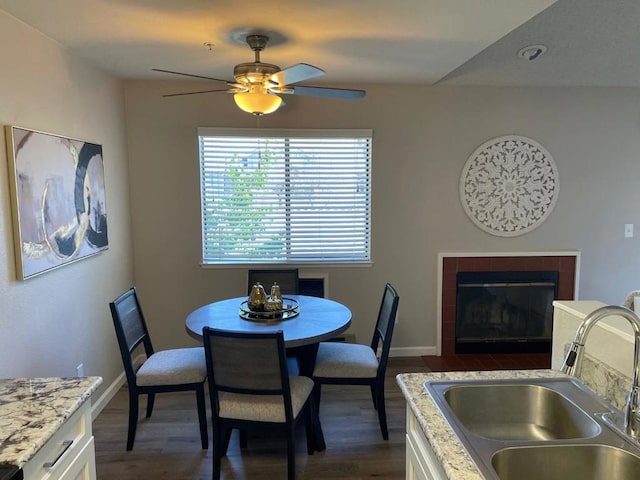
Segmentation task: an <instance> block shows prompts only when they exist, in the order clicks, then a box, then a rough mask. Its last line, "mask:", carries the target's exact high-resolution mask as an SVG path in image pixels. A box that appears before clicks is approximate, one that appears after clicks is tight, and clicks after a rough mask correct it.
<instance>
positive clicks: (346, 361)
mask: <svg viewBox="0 0 640 480" xmlns="http://www.w3.org/2000/svg"><path fill="white" fill-rule="evenodd" d="M313 374H314V376H316V377H342V378H350V377H356V378H375V377H376V375H377V374H378V357H376V354H375V352H374V351H373V350H372V349H371V347H370V346H369V345H360V344H353V343H343V342H321V343H320V346H319V347H318V355H317V356H316V368H315V370H314V371H313Z"/></svg>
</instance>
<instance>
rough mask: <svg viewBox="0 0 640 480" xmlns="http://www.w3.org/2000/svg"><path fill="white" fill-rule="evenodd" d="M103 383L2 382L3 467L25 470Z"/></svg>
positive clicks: (86, 379) (84, 380) (0, 436)
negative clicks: (23, 467) (66, 421)
mask: <svg viewBox="0 0 640 480" xmlns="http://www.w3.org/2000/svg"><path fill="white" fill-rule="evenodd" d="M101 383H102V378H101V377H74V378H11V379H0V463H7V464H12V465H17V466H20V467H22V466H23V465H24V464H25V463H27V462H28V461H29V460H30V459H31V458H32V457H33V456H34V455H35V454H36V453H37V451H38V450H39V449H40V448H41V447H42V446H43V445H44V444H45V443H46V442H47V440H49V439H50V438H51V437H52V436H53V435H54V433H55V432H56V431H57V430H58V428H60V426H61V425H62V424H63V423H64V422H65V420H67V419H68V418H69V417H70V416H71V415H73V413H74V412H75V411H76V410H78V408H80V406H82V404H83V403H84V402H85V401H87V400H88V399H89V397H90V396H91V394H92V393H93V392H94V391H95V390H96V388H98V386H99V385H100V384H101Z"/></svg>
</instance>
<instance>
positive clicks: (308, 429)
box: [304, 398, 315, 455]
mask: <svg viewBox="0 0 640 480" xmlns="http://www.w3.org/2000/svg"><path fill="white" fill-rule="evenodd" d="M312 402H313V398H310V399H309V401H308V402H307V406H306V407H305V411H304V432H305V434H306V436H307V453H308V454H309V455H313V452H314V451H315V442H314V435H315V433H314V432H315V431H314V428H313V408H312Z"/></svg>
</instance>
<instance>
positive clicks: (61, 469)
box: [22, 401, 96, 480]
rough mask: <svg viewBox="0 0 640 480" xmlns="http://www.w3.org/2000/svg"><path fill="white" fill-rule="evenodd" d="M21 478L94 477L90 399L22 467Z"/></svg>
mask: <svg viewBox="0 0 640 480" xmlns="http://www.w3.org/2000/svg"><path fill="white" fill-rule="evenodd" d="M22 468H23V470H24V478H25V480H96V460H95V449H94V446H93V435H92V431H91V402H90V401H87V402H85V403H84V404H83V405H82V406H81V407H80V408H79V409H78V410H77V411H76V412H75V413H74V414H73V415H71V417H69V418H68V419H67V421H66V422H64V423H63V424H62V425H61V426H60V428H59V429H58V431H57V432H56V433H55V434H54V435H53V436H52V437H51V438H50V439H49V440H48V441H47V442H46V443H45V444H44V445H43V446H42V448H40V450H38V452H37V453H36V454H35V455H34V456H33V458H31V459H30V460H29V461H28V462H27V463H26V464H25V465H24V466H23V467H22Z"/></svg>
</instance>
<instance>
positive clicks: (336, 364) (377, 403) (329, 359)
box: [313, 283, 400, 440]
mask: <svg viewBox="0 0 640 480" xmlns="http://www.w3.org/2000/svg"><path fill="white" fill-rule="evenodd" d="M399 301H400V297H399V296H398V294H397V293H396V290H395V289H394V288H393V287H392V286H391V285H390V284H389V283H387V284H386V285H385V287H384V294H383V296H382V303H381V304H380V310H379V312H378V319H377V322H376V326H375V329H374V331H373V338H372V340H371V344H370V345H361V344H357V343H345V342H320V345H319V347H318V354H317V356H316V363H315V367H314V370H313V381H314V382H315V389H314V397H315V400H316V405H317V406H318V407H317V408H318V409H319V408H320V395H321V389H322V385H323V384H332V385H369V386H370V388H371V397H372V399H373V405H374V407H375V408H376V409H377V410H378V421H379V422H380V430H381V431H382V438H384V439H385V440H388V439H389V433H388V431H387V415H386V410H385V403H384V377H385V373H386V370H387V361H388V359H389V348H390V346H391V337H392V335H393V327H394V325H395V318H396V313H397V311H398V302H399ZM378 347H381V348H380V352H379V356H378V349H379V348H378Z"/></svg>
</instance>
